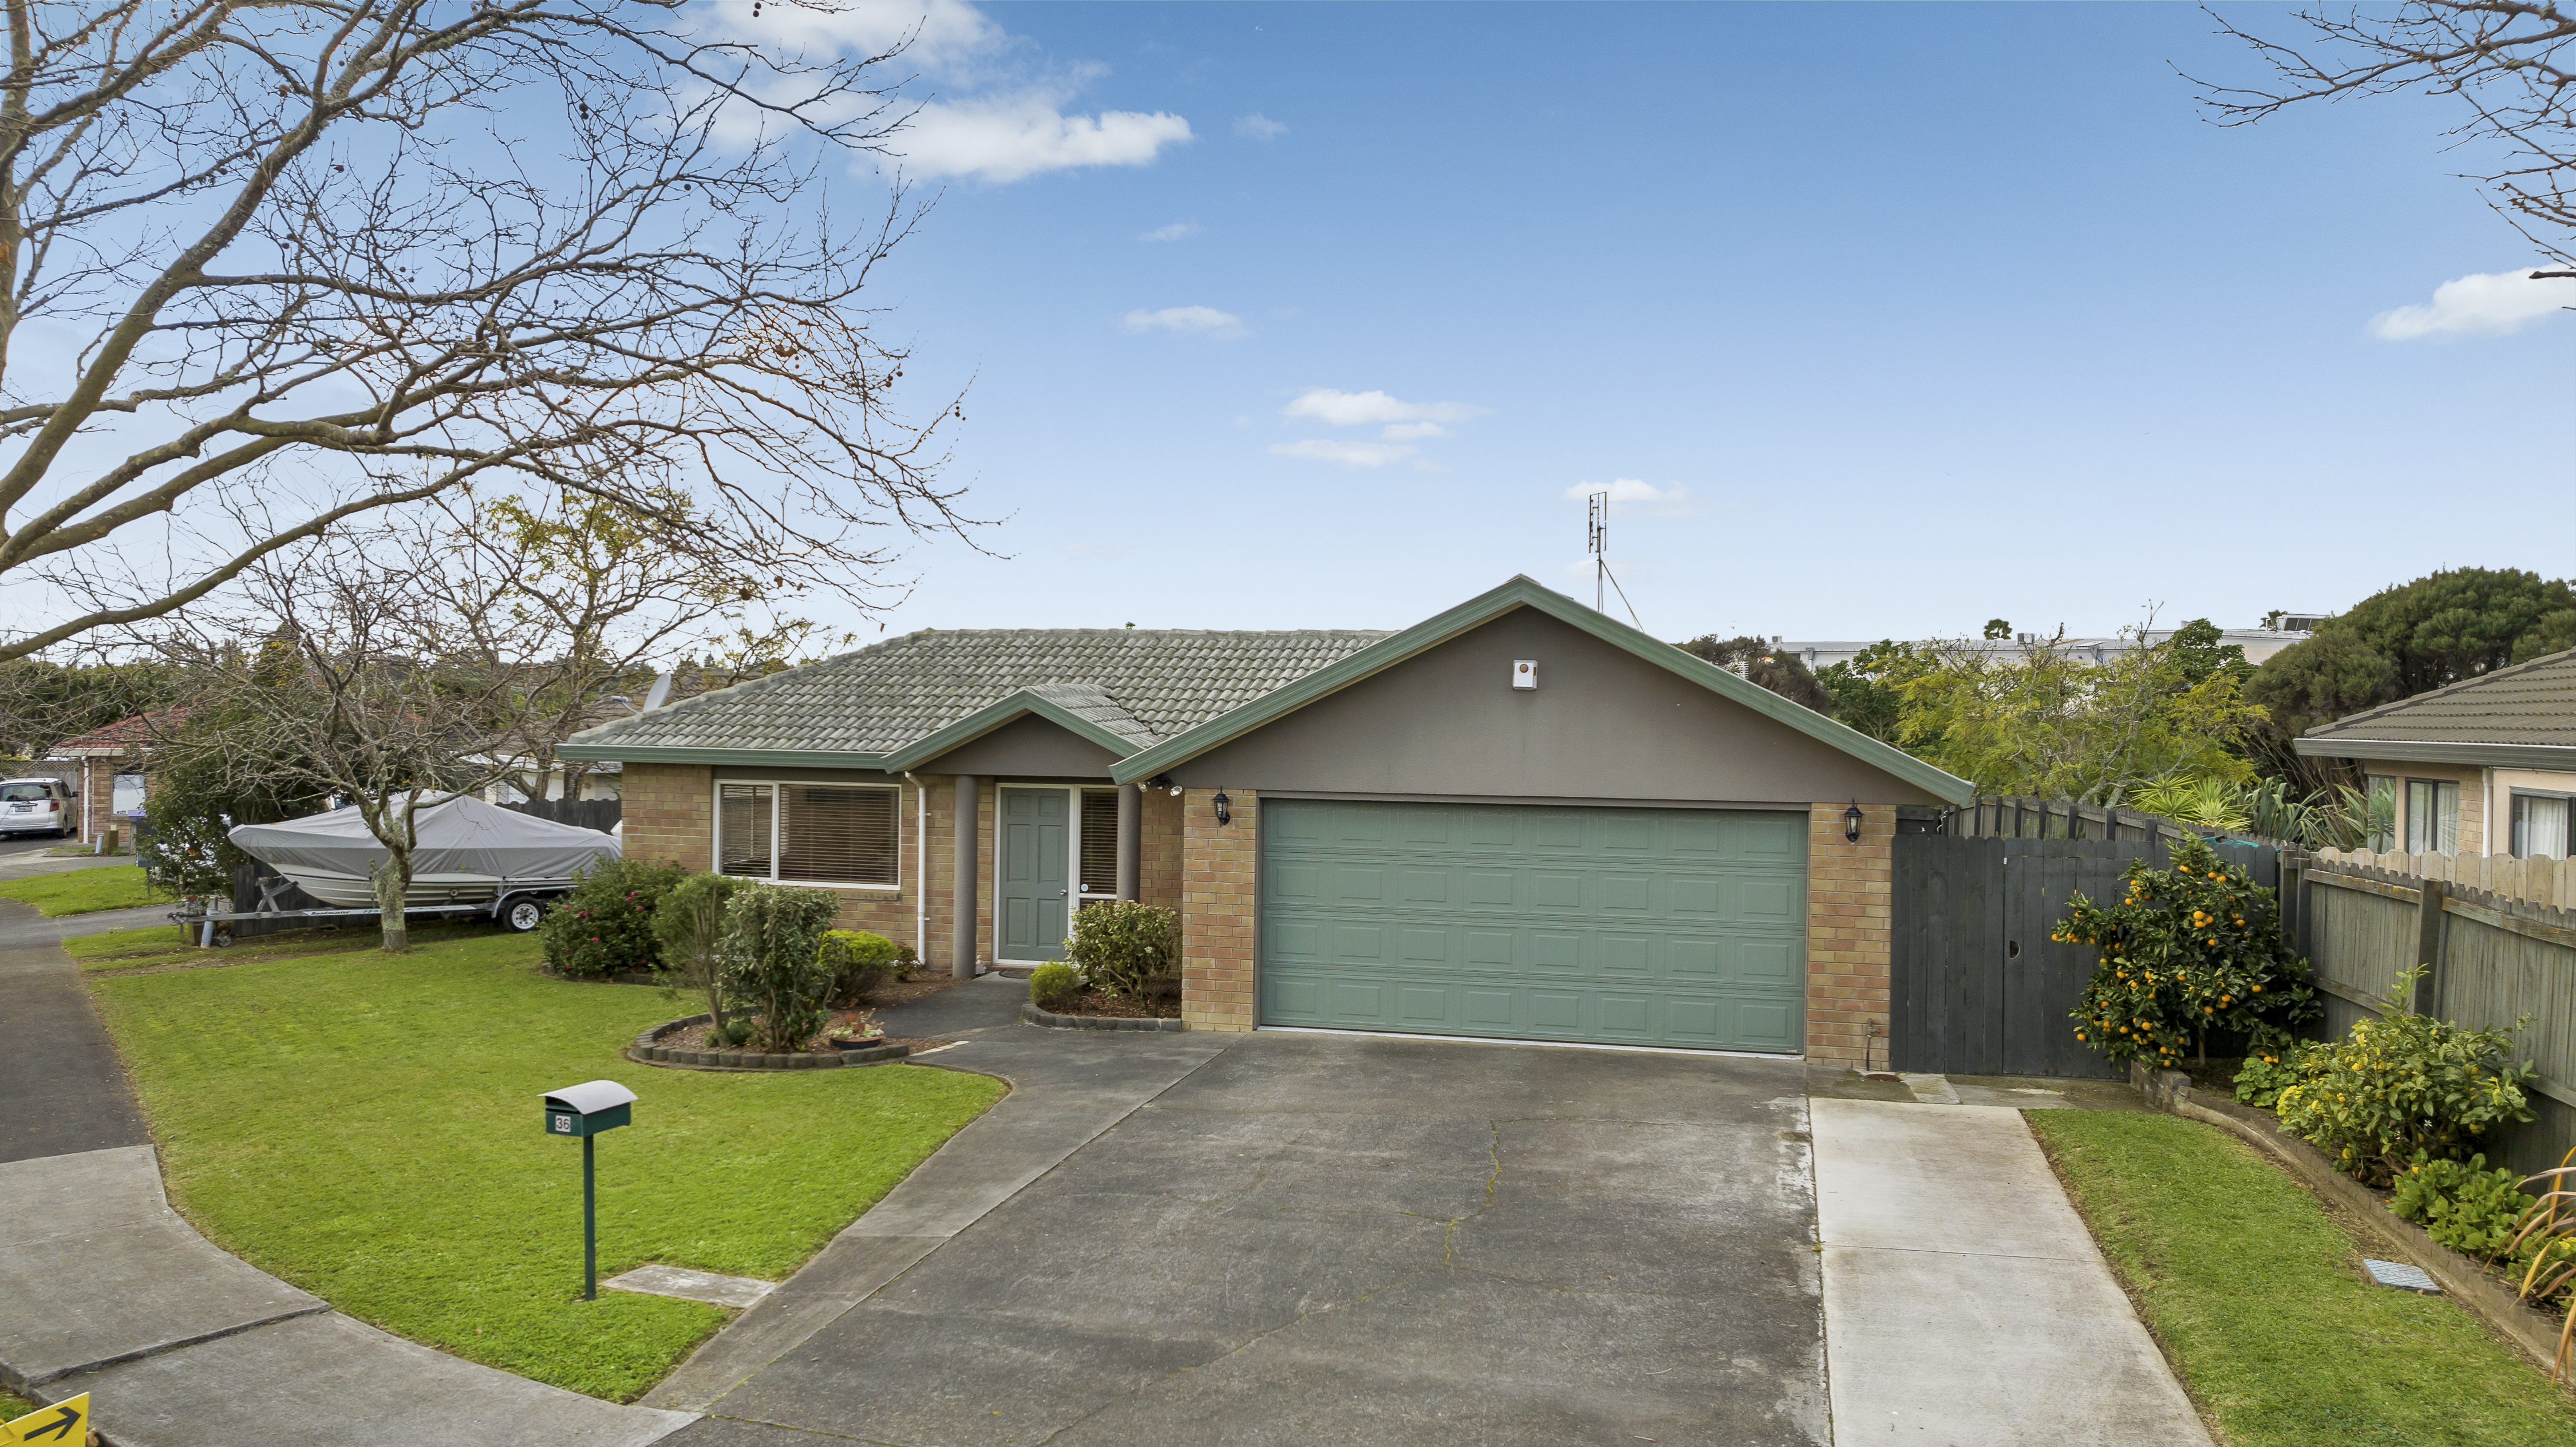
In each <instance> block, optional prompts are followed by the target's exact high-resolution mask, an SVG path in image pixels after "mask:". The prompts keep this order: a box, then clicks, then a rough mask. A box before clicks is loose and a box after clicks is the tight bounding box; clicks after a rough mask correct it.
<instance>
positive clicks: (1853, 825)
mask: <svg viewBox="0 0 2576 1447" xmlns="http://www.w3.org/2000/svg"><path fill="white" fill-rule="evenodd" d="M1843 839H1844V841H1845V842H1846V843H1851V844H1858V843H1859V842H1860V805H1858V804H1854V805H1852V806H1851V807H1850V808H1848V809H1845V810H1844V811H1843Z"/></svg>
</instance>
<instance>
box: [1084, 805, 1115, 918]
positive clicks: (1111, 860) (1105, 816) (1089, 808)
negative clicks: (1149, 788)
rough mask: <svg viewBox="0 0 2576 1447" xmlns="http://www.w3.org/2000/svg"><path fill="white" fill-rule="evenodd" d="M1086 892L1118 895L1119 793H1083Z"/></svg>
mask: <svg viewBox="0 0 2576 1447" xmlns="http://www.w3.org/2000/svg"><path fill="white" fill-rule="evenodd" d="M1082 892H1083V893H1084V894H1108V895H1114V894H1116V893H1117V892H1118V791H1117V790H1115V789H1085V790H1083V791H1082Z"/></svg>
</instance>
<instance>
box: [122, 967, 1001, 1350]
mask: <svg viewBox="0 0 2576 1447" xmlns="http://www.w3.org/2000/svg"><path fill="white" fill-rule="evenodd" d="M420 937H421V936H419V935H416V936H415V938H420ZM84 943H86V942H84ZM129 943H130V944H133V945H141V946H144V947H145V950H146V951H147V952H154V953H175V952H174V951H171V949H170V942H168V941H130V942H129ZM257 943H258V942H257V941H244V942H243V943H242V944H241V945H237V946H235V947H234V948H233V949H232V950H231V951H229V952H224V953H223V954H221V955H218V954H217V952H215V951H204V952H201V953H196V954H195V958H194V959H192V960H190V961H188V962H189V963H197V962H200V961H202V962H204V964H205V966H206V967H204V968H196V969H177V970H164V971H161V972H159V973H137V974H127V975H93V976H91V977H90V988H91V990H92V991H93V992H94V993H95V994H96V995H97V997H98V1000H99V1004H100V1007H101V1013H102V1014H104V1015H105V1017H106V1019H107V1022H108V1027H109V1029H110V1030H111V1031H112V1032H113V1033H114V1034H115V1036H116V1040H117V1043H118V1045H119V1046H120V1047H121V1048H122V1049H123V1051H124V1053H125V1058H126V1061H127V1063H128V1065H129V1066H130V1067H131V1068H132V1070H133V1073H134V1077H135V1081H136V1083H137V1084H138V1085H139V1086H140V1087H141V1090H142V1094H143V1101H144V1105H145V1108H146V1109H147V1110H148V1111H149V1113H150V1115H151V1118H152V1124H153V1136H154V1138H155V1140H156V1141H157V1142H158V1144H159V1145H160V1147H161V1152H162V1163H163V1171H164V1175H165V1177H166V1178H167V1180H168V1182H169V1186H170V1194H171V1197H172V1199H173V1201H174V1202H175V1203H176V1204H177V1205H178V1206H179V1208H180V1209H181V1210H182V1211H183V1212H185V1213H186V1214H187V1216H188V1218H189V1219H190V1220H191V1221H193V1222H195V1223H196V1225H197V1226H198V1228H199V1229H200V1230H203V1231H204V1232H205V1233H206V1235H207V1236H209V1237H210V1238H212V1239H213V1240H214V1241H216V1242H217V1243H218V1244H220V1245H222V1246H223V1247H224V1248H225V1249H227V1250H230V1251H233V1252H235V1253H237V1254H239V1255H240V1256H242V1257H244V1258H245V1259H247V1260H249V1261H251V1262H252V1263H253V1264H255V1265H258V1266H260V1267H262V1268H264V1269H266V1270H268V1271H271V1272H274V1273H276V1274H277V1275H279V1276H282V1277H284V1278H286V1279H287V1280H289V1281H292V1282H294V1283H295V1284H296V1285H298V1286H301V1287H304V1288H305V1289H306V1290H309V1291H312V1292H314V1293H316V1294H317V1295H319V1296H321V1297H323V1298H324V1299H326V1300H328V1301H329V1302H331V1304H332V1305H334V1306H337V1307H339V1308H340V1309H341V1310H343V1311H346V1312H348V1313H350V1314H351V1315H353V1316H357V1317H360V1318H362V1319H364V1320H367V1321H370V1322H374V1323H375V1324H377V1325H378V1326H382V1327H385V1328H386V1329H388V1330H391V1331H395V1332H399V1333H401V1334H402V1335H404V1336H407V1337H411V1338H412V1339H414V1340H416V1341H422V1342H427V1343H429V1344H431V1345H433V1346H438V1347H442V1348H445V1349H446V1350H448V1351H451V1352H454V1353H456V1354H457V1355H459V1356H463V1357H468V1358H471V1359H473V1360H475V1361H480V1362H488V1363H490V1364H491V1365H493V1366H497V1367H504V1368H507V1369H509V1370H511V1371H514V1372H518V1373H521V1374H522V1375H525V1376H529V1377H534V1378H536V1379H537V1380H539V1381H543V1382H551V1383H554V1384H556V1385H558V1386H563V1387H568V1388H571V1389H572V1390H575V1391H580V1392H587V1393H589V1394H591V1395H593V1396H597V1397H604V1398H607V1399H610V1400H612V1401H630V1400H632V1399H634V1398H635V1397H636V1396H637V1395H639V1394H641V1393H642V1392H643V1391H644V1390H645V1389H646V1388H648V1387H650V1386H651V1385H652V1384H653V1383H654V1382H655V1381H656V1380H658V1379H660V1377H661V1376H662V1375H663V1374H664V1373H665V1372H667V1371H669V1370H670V1368H671V1367H672V1366H673V1365H674V1364H676V1363H677V1362H678V1361H679V1360H680V1358H681V1357H683V1356H684V1355H686V1354H687V1353H688V1351H689V1350H690V1349H691V1348H692V1347H694V1346H695V1345H696V1344H697V1343H698V1342H699V1341H700V1340H702V1339H703V1338H705V1336H706V1335H707V1334H708V1333H709V1332H711V1331H713V1330H714V1329H715V1328H716V1327H717V1326H718V1325H719V1324H720V1323H721V1322H722V1321H723V1320H724V1319H725V1317H726V1315H727V1313H725V1312H724V1311H722V1310H720V1309H718V1308H715V1307H711V1306H703V1305H699V1304H697V1303H694V1302H686V1301H676V1300H671V1299H668V1298H664V1297H653V1296H636V1295H630V1294H627V1293H622V1292H602V1293H601V1294H600V1299H599V1300H598V1301H596V1302H583V1301H581V1300H580V1299H579V1298H580V1291H581V1160H580V1156H581V1151H580V1148H579V1147H578V1146H577V1145H575V1144H574V1143H572V1142H570V1141H566V1140H560V1139H548V1138H546V1136H545V1134H544V1132H543V1130H542V1129H541V1125H542V1121H541V1111H540V1109H539V1104H538V1098H539V1096H540V1095H542V1094H543V1093H544V1092H545V1091H547V1090H550V1089H554V1088H557V1087H560V1086H565V1085H571V1084H574V1083H577V1082H579V1081H584V1080H591V1079H597V1078H603V1077H604V1078H607V1079H612V1080H616V1081H618V1082H620V1083H622V1084H624V1085H626V1086H628V1087H629V1088H631V1089H633V1090H634V1091H635V1092H636V1093H637V1095H638V1096H639V1097H640V1098H639V1099H638V1100H637V1102H636V1104H635V1123H634V1124H633V1125H632V1126H631V1127H628V1128H626V1129H622V1130H617V1131H613V1132H611V1133H609V1134H607V1135H605V1136H603V1137H601V1138H600V1141H599V1146H598V1151H599V1223H600V1224H599V1231H600V1241H599V1274H600V1276H601V1277H602V1278H603V1279H604V1278H606V1277H608V1276H611V1275H613V1274H615V1273H617V1272H620V1271H624V1270H626V1269H627V1268H629V1267H632V1266H636V1265H640V1264H642V1263H645V1262H665V1263H668V1264H671V1265H676V1266H691V1267H697V1268H699V1269H702V1270H707V1271H719V1272H725V1273H728V1274H731V1275H736V1276H755V1277H764V1278H770V1279H776V1278H779V1277H783V1276H785V1275H786V1274H788V1273H789V1272H791V1271H793V1270H794V1269H795V1268H796V1267H797V1266H798V1265H799V1264H800V1263H802V1262H803V1261H804V1260H805V1259H806V1258H808V1257H809V1256H811V1255H812V1254H813V1253H814V1252H815V1251H817V1250H819V1249H820V1248H821V1247H822V1246H823V1244H824V1243H825V1242H826V1241H828V1240H830V1239H831V1237H832V1235H833V1233H835V1232H836V1231H838V1230H839V1229H840V1228H841V1227H843V1226H844V1225H847V1224H848V1223H849V1221H850V1220H851V1219H852V1218H853V1217H855V1216H856V1215H857V1214H858V1213H859V1212H860V1211H862V1210H864V1209H865V1208H866V1207H867V1206H868V1205H869V1204H871V1203H872V1202H874V1201H876V1200H877V1199H878V1198H879V1197H880V1196H883V1195H884V1194H885V1193H886V1191H888V1190H889V1189H891V1188H892V1187H893V1186H894V1184H895V1183H896V1182H898V1181H900V1180H902V1179H903V1177H904V1176H905V1175H906V1174H907V1173H909V1172H910V1171H911V1170H912V1168H913V1167H914V1166H915V1165H916V1164H918V1163H919V1162H920V1161H921V1159H922V1158H923V1157H925V1156H927V1155H929V1154H930V1152H931V1151H933V1150H935V1149H936V1148H937V1147H938V1146H939V1144H940V1143H941V1142H942V1141H945V1140H946V1139H948V1137H949V1136H950V1135H952V1134H954V1133H955V1132H956V1131H957V1129H958V1128H959V1127H960V1126H963V1125H964V1124H966V1123H967V1122H968V1121H970V1120H972V1119H974V1118H975V1117H976V1116H977V1115H978V1114H980V1113H981V1112H982V1111H983V1110H984V1108H985V1107H986V1106H988V1105H990V1104H991V1103H992V1102H993V1101H994V1100H995V1099H996V1098H998V1097H999V1096H1000V1095H1001V1094H1002V1090H1003V1087H1002V1086H1001V1084H1000V1083H999V1082H997V1081H993V1080H990V1079H987V1078H985V1077H982V1076H976V1075H964V1074H959V1073H956V1072H953V1071H946V1070H934V1069H929V1068H925V1067H920V1066H877V1067H873V1068H869V1069H843V1070H826V1071H810V1072H809V1071H799V1072H796V1073H793V1074H777V1075H767V1074H759V1075H751V1074H746V1075H731V1074H718V1073H711V1072H700V1071H686V1070H659V1069H655V1068H653V1067H651V1066H643V1065H636V1064H633V1063H631V1062H629V1061H627V1060H626V1059H624V1058H623V1057H622V1055H621V1054H620V1051H621V1049H622V1048H623V1047H624V1046H625V1045H626V1044H627V1043H628V1042H629V1041H631V1040H632V1039H633V1038H634V1036H635V1034H636V1032H637V1031H639V1030H641V1029H643V1028H644V1027H645V1026H647V1025H650V1024H653V1023H654V1022H656V1021H660V1020H665V1019H668V1018H670V1017H671V1016H673V1015H677V1014H682V1013H685V1012H686V1011H687V1009H688V1006H687V1005H686V1004H685V1003H682V1004H674V1003H672V1002H670V1001H667V1000H665V999H663V998H662V995H661V992H660V991H658V990H655V989H650V988H645V987H638V986H624V985H587V984H574V983H569V982H566V981H560V980H553V979H548V978H545V977H543V976H540V975H537V974H536V973H534V970H535V967H536V964H537V952H536V941H535V940H534V939H533V938H532V937H529V936H509V935H497V934H493V933H490V932H489V931H488V930H486V931H482V932H460V933H459V934H458V935H457V936H454V937H451V938H445V939H440V940H438V941H436V942H434V943H429V944H427V945H426V946H425V947H423V948H420V949H417V950H415V951H414V952H413V953H412V954H409V955H403V956H393V955H385V954H383V953H381V952H379V951H377V950H375V949H373V948H372V947H371V946H372V944H373V938H372V936H367V937H362V938H360V939H358V940H354V941H353V940H351V939H349V938H347V937H345V936H344V937H343V938H342V939H341V940H340V941H339V942H338V943H339V946H340V948H338V949H337V950H333V951H330V952H315V951H314V950H312V949H310V948H306V949H304V950H302V951H301V952H296V951H292V950H286V949H284V948H282V947H281V948H280V949H279V950H278V952H275V953H268V954H266V955H264V956H263V955H262V954H261V953H260V952H258V951H256V950H254V948H253V947H254V946H255V945H256V944H257ZM305 943H306V944H308V945H309V944H310V943H311V942H305ZM352 944H355V945H358V946H359V947H358V948H354V949H352V948H350V947H349V946H351V945H352ZM156 945H157V947H158V948H157V951H156V950H155V949H154V946H156ZM132 958H133V957H129V961H130V960H131V959H132ZM102 962H103V961H102V960H101V959H99V958H97V957H95V956H94V957H93V959H92V960H91V961H90V962H89V963H91V964H92V965H96V964H98V963H102Z"/></svg>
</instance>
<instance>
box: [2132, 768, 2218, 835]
mask: <svg viewBox="0 0 2576 1447" xmlns="http://www.w3.org/2000/svg"><path fill="white" fill-rule="evenodd" d="M2129 798H2130V800H2131V802H2133V803H2135V804H2136V805H2137V806H2138V807H2139V808H2141V809H2144V810H2146V811H2147V812H2148V813H2150V814H2162V815H2163V816H2165V817H2166V818H2168V819H2171V820H2173V821H2174V822H2175V823H2177V824H2198V825H2201V826H2202V827H2204V828H2209V829H2243V828H2244V827H2245V826H2246V824H2247V822H2248V820H2247V818H2246V811H2245V806H2244V803H2243V802H2242V800H2241V799H2240V798H2239V795H2238V791H2237V789H2236V787H2235V786H2234V785H2232V784H2230V783H2228V782H2227V781H2226V780H2225V779H2218V778H2212V777H2210V776H2208V775H2201V776H2198V777H2186V776H2176V775H2172V774H2168V775H2166V776H2165V777H2163V778H2161V779H2150V780H2148V781H2147V782H2146V783H2143V784H2140V785H2139V786H2138V788H2137V791H2136V792H2135V793H2133V794H2131V795H2130V796H2129Z"/></svg>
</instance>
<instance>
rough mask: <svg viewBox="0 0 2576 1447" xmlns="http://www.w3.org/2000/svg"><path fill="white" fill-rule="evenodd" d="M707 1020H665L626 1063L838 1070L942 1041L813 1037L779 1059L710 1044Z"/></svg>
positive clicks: (640, 1039) (639, 1039) (640, 1040)
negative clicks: (863, 1041) (857, 1041)
mask: <svg viewBox="0 0 2576 1447" xmlns="http://www.w3.org/2000/svg"><path fill="white" fill-rule="evenodd" d="M712 1028H713V1021H712V1019H711V1017H709V1016H706V1015H687V1016H683V1017H681V1018H680V1019H677V1020H666V1021H664V1022H662V1023H661V1024H659V1025H656V1026H654V1027H653V1028H652V1029H650V1030H647V1031H645V1032H644V1033H643V1034H641V1035H638V1036H636V1037H635V1043H634V1044H633V1045H631V1046H628V1047H627V1050H626V1058H627V1059H629V1060H634V1061H640V1062H642V1063H643V1064H646V1065H687V1066H695V1067H696V1068H698V1069H701V1070H837V1069H839V1068H841V1067H842V1066H845V1065H881V1064H884V1063H885V1062H886V1061H889V1060H901V1059H903V1058H904V1057H905V1056H907V1055H910V1054H911V1053H912V1050H913V1047H914V1046H915V1045H920V1046H921V1047H923V1048H925V1049H927V1048H928V1047H930V1046H933V1045H944V1044H946V1043H948V1042H946V1041H944V1040H921V1041H914V1040H909V1039H895V1038H893V1037H890V1036H884V1035H879V1036H876V1037H874V1038H873V1040H872V1042H871V1043H869V1044H866V1045H860V1046H855V1047H853V1046H850V1045H844V1044H841V1043H839V1042H837V1041H834V1040H832V1039H830V1038H828V1037H827V1036H823V1035H817V1036H816V1037H814V1042H813V1043H812V1044H810V1045H808V1046H806V1047H805V1048H804V1049H803V1050H800V1051H796V1052H793V1053H783V1052H779V1051H769V1050H753V1049H750V1048H748V1047H746V1046H739V1045H722V1044H713V1043H710V1042H709V1041H708V1039H707V1032H708V1031H709V1030H710V1029H712Z"/></svg>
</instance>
